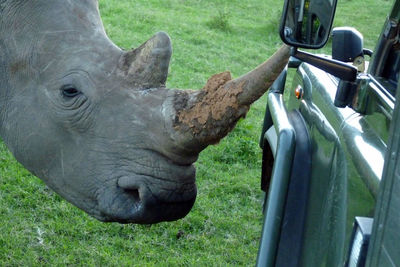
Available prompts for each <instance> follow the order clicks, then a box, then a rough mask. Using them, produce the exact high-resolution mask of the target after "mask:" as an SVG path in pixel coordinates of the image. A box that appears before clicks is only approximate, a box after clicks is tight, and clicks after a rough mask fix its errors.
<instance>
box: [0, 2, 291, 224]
mask: <svg viewBox="0 0 400 267" xmlns="http://www.w3.org/2000/svg"><path fill="white" fill-rule="evenodd" d="M0 12H1V14H0V105H1V109H0V114H1V117H0V119H1V123H0V134H1V136H2V138H3V140H4V142H5V143H6V145H7V146H8V148H9V149H10V150H11V151H12V153H13V154H14V155H15V157H16V159H17V160H18V161H19V162H21V163H22V165H23V166H25V167H26V168H27V169H28V170H29V171H31V172H32V173H33V174H35V175H36V176H38V177H39V178H41V179H42V180H43V181H44V182H45V183H46V184H47V185H48V186H49V187H50V188H52V189H53V190H55V191H56V192H57V193H58V194H60V195H61V196H62V197H64V198H65V199H67V200H68V201H70V202H71V203H73V204H74V205H76V206H77V207H79V208H81V209H83V210H84V211H86V212H87V213H89V214H90V215H92V216H94V217H95V218H97V219H99V220H102V221H118V222H122V223H128V222H134V223H156V222H160V221H171V220H176V219H179V218H182V217H183V216H185V215H186V214H187V213H188V212H189V211H190V209H191V207H192V206H193V204H194V201H195V198H196V184H195V168H194V167H193V163H194V162H195V161H196V159H197V156H198V154H199V153H200V151H201V150H202V149H204V148H205V147H206V146H207V145H208V144H211V143H215V142H216V141H217V140H219V139H221V138H222V137H223V136H224V135H226V134H227V132H228V131H229V130H230V129H231V128H232V127H233V126H234V124H235V123H236V121H237V120H238V119H239V118H240V117H242V116H243V115H244V114H245V111H247V107H248V105H249V104H250V102H252V101H254V100H255V99H254V100H253V99H252V100H251V101H247V102H246V101H244V102H243V108H240V112H237V114H236V115H235V117H234V118H233V119H230V120H228V124H229V125H225V124H223V123H222V124H221V125H222V126H221V125H219V127H222V128H223V129H226V130H221V131H219V132H221V134H215V133H214V132H210V133H207V132H206V133H205V134H206V135H212V134H215V136H214V137H213V138H212V140H208V139H207V140H206V141H205V140H204V138H203V139H202V138H197V137H196V136H197V135H199V134H198V133H199V131H201V129H200V130H194V129H193V127H192V126H187V125H184V123H182V122H180V121H179V118H178V115H179V114H183V113H184V112H186V110H189V109H190V108H191V107H192V106H193V105H194V104H193V103H196V101H197V102H198V101H200V100H201V99H200V98H202V97H199V95H200V93H199V92H190V93H189V91H187V92H186V91H185V92H183V91H179V90H169V89H166V88H165V81H166V78H167V74H168V65H169V60H170V56H171V42H170V39H169V37H168V35H166V34H165V33H158V34H156V35H155V36H154V37H153V38H152V39H150V40H149V41H148V42H146V43H145V44H144V45H142V46H141V47H139V48H138V49H136V50H133V51H123V50H121V49H120V48H118V47H117V46H116V45H114V44H113V43H112V41H110V40H109V39H108V37H107V36H106V34H105V31H104V28H103V25H102V22H101V19H100V16H99V11H98V3H97V1H96V0H51V1H50V0H25V1H22V0H0ZM285 60H287V56H285V58H282V59H281V61H282V62H283V61H285ZM281 65H282V66H283V65H284V64H281ZM282 66H279V68H278V69H276V70H274V73H279V72H280V70H281V69H282ZM263 72H264V71H263ZM264 76H265V75H264ZM260 79H261V80H260V82H261V83H263V87H265V79H266V78H265V77H264V78H260ZM268 79H270V78H268ZM232 84H233V85H234V84H235V81H233V83H232ZM250 84H251V83H250ZM228 87H229V86H228ZM228 89H229V88H228ZM263 90H264V91H265V90H266V88H264V89H263ZM262 93H263V92H260V93H257V95H258V96H257V97H259V96H260V95H261V94H262ZM243 95H244V94H243ZM182 103H183V104H182ZM178 109H179V110H178ZM223 119H224V118H222V119H221V120H223ZM207 123H208V121H207ZM222 128H221V129H222Z"/></svg>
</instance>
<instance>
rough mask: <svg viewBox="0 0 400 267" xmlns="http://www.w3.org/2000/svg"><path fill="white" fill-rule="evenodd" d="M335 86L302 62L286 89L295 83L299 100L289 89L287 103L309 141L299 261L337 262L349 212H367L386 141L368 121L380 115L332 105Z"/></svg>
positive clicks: (344, 242)
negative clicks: (301, 120)
mask: <svg viewBox="0 0 400 267" xmlns="http://www.w3.org/2000/svg"><path fill="white" fill-rule="evenodd" d="M337 85H338V81H337V79H335V78H334V77H332V76H331V75H329V74H327V73H325V72H323V71H321V70H319V69H318V68H315V67H312V66H310V65H307V64H302V65H301V66H300V68H299V69H298V71H297V73H296V75H295V77H294V79H293V85H292V87H291V89H294V88H296V87H298V86H301V87H302V88H303V91H304V96H303V99H301V100H298V99H297V98H296V97H295V96H294V94H293V93H292V91H293V90H289V96H288V101H287V108H288V110H299V111H300V113H301V115H302V116H303V117H304V120H305V122H306V124H307V127H308V131H309V133H310V137H311V143H312V173H311V181H310V201H309V204H308V216H307V223H306V230H305V246H304V248H303V253H302V261H301V262H302V265H303V266H321V265H326V266H338V265H341V264H342V263H343V261H344V256H345V255H346V254H347V246H348V244H349V238H350V235H351V230H352V223H353V221H354V217H356V216H371V215H373V207H374V203H375V196H374V195H375V194H376V192H377V188H378V185H379V180H380V177H381V174H382V168H383V162H384V154H385V152H386V145H385V142H386V141H385V140H384V139H385V137H383V138H382V136H380V135H382V132H385V130H382V129H379V130H376V129H375V127H376V126H378V125H374V123H373V122H374V121H375V120H379V118H381V116H383V114H382V113H379V110H378V111H376V112H374V113H372V114H370V115H367V116H362V115H360V114H359V113H357V112H356V111H354V110H353V109H351V108H337V107H335V106H334V104H333V102H334V98H335V93H336V89H337ZM387 131H388V129H386V135H385V136H387Z"/></svg>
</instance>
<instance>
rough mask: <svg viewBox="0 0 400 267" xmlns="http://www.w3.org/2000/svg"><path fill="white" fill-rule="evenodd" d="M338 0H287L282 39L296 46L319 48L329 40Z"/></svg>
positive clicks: (282, 19) (281, 30) (281, 28)
mask: <svg viewBox="0 0 400 267" xmlns="http://www.w3.org/2000/svg"><path fill="white" fill-rule="evenodd" d="M336 4H337V0H285V4H284V8H283V13H282V18H281V24H280V35H281V39H282V40H283V41H284V42H285V43H286V44H288V45H290V46H294V47H302V48H311V49H318V48H321V47H323V46H324V45H325V43H326V42H327V41H328V38H329V33H330V31H331V28H332V22H333V18H334V16H335V10H336Z"/></svg>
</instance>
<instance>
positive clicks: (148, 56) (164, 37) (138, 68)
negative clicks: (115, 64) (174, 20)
mask: <svg viewBox="0 0 400 267" xmlns="http://www.w3.org/2000/svg"><path fill="white" fill-rule="evenodd" d="M171 54H172V45H171V39H170V38H169V36H168V34H166V33H165V32H159V33H157V34H155V35H154V36H153V37H152V38H150V39H149V40H148V41H146V42H145V43H144V44H142V45H141V46H140V47H138V48H136V49H133V50H131V51H128V52H125V53H124V54H123V56H122V57H121V59H120V61H119V70H120V71H121V72H122V74H123V76H124V77H125V78H126V79H128V80H129V81H130V82H131V83H132V84H133V85H134V86H138V87H141V88H143V89H147V88H159V87H164V86H165V82H166V81H167V76H168V67H169V62H170V59H171Z"/></svg>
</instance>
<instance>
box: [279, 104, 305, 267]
mask: <svg viewBox="0 0 400 267" xmlns="http://www.w3.org/2000/svg"><path fill="white" fill-rule="evenodd" d="M288 117H289V120H290V122H291V123H292V126H293V128H294V129H295V133H296V149H295V154H294V159H293V165H292V173H291V177H290V182H289V189H288V195H287V199H286V204H285V213H284V217H283V222H282V226H281V235H280V240H279V247H278V252H277V256H276V262H275V263H276V265H275V266H299V261H300V259H301V253H302V247H303V244H304V240H303V238H304V230H305V222H306V216H307V204H308V196H309V185H310V177H311V152H312V151H311V141H310V137H309V134H308V130H307V127H306V124H305V122H304V120H303V118H302V116H301V115H300V113H299V112H298V111H297V110H296V111H292V112H290V113H289V116H288Z"/></svg>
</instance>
